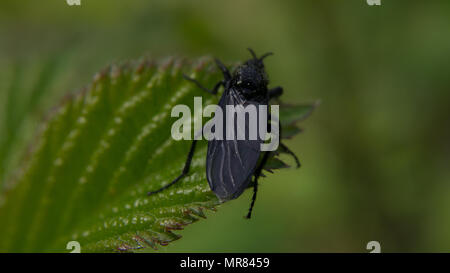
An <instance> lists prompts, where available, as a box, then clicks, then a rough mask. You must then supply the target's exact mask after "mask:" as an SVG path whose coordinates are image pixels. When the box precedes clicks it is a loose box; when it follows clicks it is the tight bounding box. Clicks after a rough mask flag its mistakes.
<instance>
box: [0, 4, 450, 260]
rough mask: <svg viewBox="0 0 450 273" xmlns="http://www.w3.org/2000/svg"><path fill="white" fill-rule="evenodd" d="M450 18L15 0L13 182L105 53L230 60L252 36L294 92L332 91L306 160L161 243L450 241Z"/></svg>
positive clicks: (4, 30) (6, 136)
mask: <svg viewBox="0 0 450 273" xmlns="http://www.w3.org/2000/svg"><path fill="white" fill-rule="evenodd" d="M449 14H450V2H449V1H445V0H442V1H437V0H436V1H410V0H408V1H406V0H398V1H387V0H382V5H381V6H379V7H374V6H368V5H367V3H366V1H364V0H352V1H317V0H314V1H312V0H311V1H298V0H286V1H268V0H267V1H266V0H264V1H263V0H244V1H206V0H180V1H173V0H168V1H141V0H128V1H119V0H95V1H94V0H81V6H68V5H67V4H66V2H65V1H64V0H58V1H55V0H52V1H50V0H47V1H31V0H23V1H15V0H2V1H1V3H0V178H1V180H2V181H4V182H3V185H6V183H8V181H9V180H10V175H11V174H12V175H13V176H14V170H16V169H17V167H18V165H19V163H18V162H19V160H18V159H19V158H20V157H21V156H22V155H23V152H24V151H25V150H26V147H27V143H29V141H30V140H31V139H32V136H33V132H34V130H35V128H36V124H37V123H38V122H39V121H41V120H42V119H43V117H44V115H45V113H47V112H48V110H49V109H50V108H51V107H52V106H53V105H55V104H56V103H57V102H58V101H59V100H60V98H61V97H63V96H64V94H66V93H67V92H73V91H75V90H77V89H79V88H81V87H83V86H85V85H86V84H87V83H89V81H90V80H91V78H92V76H93V75H94V74H95V72H97V71H99V70H100V69H102V68H103V67H105V66H106V65H108V64H110V63H113V62H118V61H124V60H128V59H136V58H139V57H140V56H142V55H148V56H151V57H157V58H165V57H167V56H172V55H175V56H188V57H198V56H202V55H213V56H216V57H218V58H220V59H222V60H223V61H225V62H229V63H231V62H235V61H241V60H245V59H247V58H248V57H249V54H248V52H247V51H246V50H245V49H246V48H247V47H249V46H250V47H252V48H254V49H255V51H256V52H257V53H258V54H261V53H264V52H266V51H273V52H274V53H275V56H273V57H270V58H268V59H267V61H266V65H267V70H268V74H269V76H270V79H271V82H272V85H273V86H275V85H281V86H283V87H284V89H285V95H284V101H287V102H296V103H305V102H313V101H315V100H316V99H320V100H321V105H320V107H319V108H318V109H317V111H316V112H315V113H314V114H313V116H312V117H311V118H309V119H308V120H307V121H306V122H304V123H303V127H304V128H305V132H304V134H301V135H299V136H297V137H296V138H295V139H293V140H290V141H288V143H287V144H288V145H289V146H290V147H291V148H292V149H293V150H294V151H295V152H296V153H297V154H298V156H299V157H300V160H301V162H302V164H303V167H302V168H301V169H299V170H295V169H290V170H283V171H278V172H277V173H276V174H275V175H270V176H269V177H268V178H266V179H264V180H263V183H262V185H261V187H260V192H259V195H258V200H257V203H256V208H255V210H254V217H253V219H252V220H250V221H246V220H244V219H243V216H244V215H245V213H246V211H247V208H248V205H249V201H250V198H251V192H250V191H247V192H246V193H244V194H243V195H242V196H241V197H240V198H239V199H238V200H235V201H232V202H229V203H226V204H224V205H223V206H221V207H220V209H219V210H218V212H217V213H215V214H212V213H211V214H210V217H208V220H205V221H200V222H198V223H196V224H194V225H192V226H188V227H187V228H186V229H185V230H184V231H182V232H180V233H181V235H183V239H181V240H180V241H178V242H176V243H174V244H173V245H170V246H167V247H163V248H162V249H161V251H163V252H164V251H166V252H179V251H185V252H191V251H196V252H232V251H240V252H325V251H327V252H328V251H331V252H366V251H367V250H366V249H365V248H366V244H367V242H369V241H372V240H376V241H379V242H380V243H381V248H382V251H384V252H394V251H405V252H419V251H427V252H428V251H439V252H446V251H449V250H450V198H449V197H450V183H449V182H450V168H449V162H450V126H449V125H450V107H449V104H450V92H449V91H450V77H449V74H450V62H449V60H450V36H449V35H448V33H449V31H450V17H449ZM50 75H51V76H50ZM55 75H56V76H55ZM11 83H14V84H11ZM6 113H8V114H6ZM287 160H289V159H287ZM2 224H3V223H2Z"/></svg>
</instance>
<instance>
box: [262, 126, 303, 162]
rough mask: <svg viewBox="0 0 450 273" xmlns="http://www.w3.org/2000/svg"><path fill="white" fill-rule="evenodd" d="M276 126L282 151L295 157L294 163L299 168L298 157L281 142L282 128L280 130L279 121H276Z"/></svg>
mask: <svg viewBox="0 0 450 273" xmlns="http://www.w3.org/2000/svg"><path fill="white" fill-rule="evenodd" d="M269 125H270V123H269ZM278 128H279V130H280V138H279V139H280V147H281V149H283V150H284V152H286V153H287V154H289V155H290V156H292V157H293V158H294V159H295V164H297V168H300V166H301V164H300V161H299V160H298V157H297V156H296V155H295V154H294V152H293V151H291V150H290V149H289V148H288V147H287V146H286V145H284V144H283V142H281V138H282V134H283V130H282V127H281V123H280V121H278Z"/></svg>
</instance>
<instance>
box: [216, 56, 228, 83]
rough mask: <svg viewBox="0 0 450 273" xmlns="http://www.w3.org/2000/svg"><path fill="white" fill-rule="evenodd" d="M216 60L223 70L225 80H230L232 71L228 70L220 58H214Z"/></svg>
mask: <svg viewBox="0 0 450 273" xmlns="http://www.w3.org/2000/svg"><path fill="white" fill-rule="evenodd" d="M214 61H216V64H217V66H218V67H219V69H220V70H221V71H222V73H223V77H224V78H225V81H228V80H230V79H231V73H230V71H229V70H228V68H227V67H226V66H225V65H224V64H223V63H222V62H221V61H220V60H219V59H214Z"/></svg>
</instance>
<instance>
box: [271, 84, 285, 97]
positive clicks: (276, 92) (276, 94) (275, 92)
mask: <svg viewBox="0 0 450 273" xmlns="http://www.w3.org/2000/svg"><path fill="white" fill-rule="evenodd" d="M282 94H283V87H281V86H277V87H274V88H272V89H270V90H269V99H273V98H278V97H279V96H281V95H282Z"/></svg>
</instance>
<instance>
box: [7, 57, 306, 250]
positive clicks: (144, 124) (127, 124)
mask: <svg viewBox="0 0 450 273" xmlns="http://www.w3.org/2000/svg"><path fill="white" fill-rule="evenodd" d="M182 73H188V74H190V75H191V76H193V77H195V78H196V79H198V80H199V81H200V82H202V83H203V84H205V85H206V86H212V85H213V84H214V83H215V82H217V81H218V80H219V79H220V78H221V74H220V73H219V72H218V71H217V70H216V69H215V66H214V65H213V62H211V60H209V59H202V60H200V61H199V62H197V63H195V64H191V63H188V62H186V61H183V60H178V59H170V60H167V61H165V62H163V63H155V62H152V61H149V60H141V61H138V62H135V63H128V64H125V65H120V66H116V65H114V66H111V67H109V68H107V69H105V70H104V71H102V72H100V73H98V74H97V75H96V76H95V78H94V81H93V83H92V84H90V85H89V86H88V87H86V88H85V89H83V90H81V91H79V92H78V93H77V94H75V95H70V96H66V97H65V98H64V99H63V101H62V102H61V103H60V105H59V106H58V107H56V108H55V109H54V110H53V111H52V112H51V113H50V114H49V117H48V118H47V120H46V122H44V123H43V124H42V126H41V127H40V129H39V130H38V133H37V135H36V137H35V139H34V141H33V144H32V145H31V152H29V155H28V157H27V158H28V159H27V160H24V163H23V164H22V167H21V169H20V173H19V175H18V176H17V178H15V179H14V182H13V183H11V185H9V186H8V187H7V189H6V190H5V192H4V193H3V194H2V196H1V199H0V200H1V201H2V202H1V204H0V222H1V223H2V225H0V251H8V252H10V251H14V252H43V251H46V252H64V251H67V250H65V247H66V244H67V242H69V241H71V240H76V241H79V242H80V244H81V248H82V249H81V251H82V252H104V251H138V250H141V249H144V248H154V249H157V248H158V246H159V245H167V244H168V243H169V242H171V241H173V240H176V239H178V238H179V237H180V236H179V235H177V234H175V233H174V232H173V230H179V229H182V228H183V227H184V226H186V225H188V224H191V223H193V222H195V221H197V220H198V219H199V218H205V217H206V216H205V213H204V210H205V209H210V210H214V209H215V206H217V205H218V204H219V201H218V199H217V198H216V196H215V195H214V194H213V193H212V192H211V191H210V189H209V186H208V184H207V182H206V178H205V171H204V167H205V166H204V165H205V153H206V151H205V141H202V142H201V143H200V147H199V149H198V151H197V152H196V154H195V157H194V159H193V165H192V167H191V172H190V174H189V176H188V177H186V178H185V179H183V180H182V182H180V183H178V184H177V185H175V186H173V187H171V188H169V189H167V190H166V191H163V192H161V193H159V194H155V195H153V196H147V195H146V193H147V192H148V191H151V190H156V189H158V188H160V187H161V186H163V185H165V184H167V183H169V182H170V181H172V180H173V178H174V177H176V176H177V175H178V174H179V173H180V171H181V169H182V167H183V164H184V161H185V155H186V154H187V152H188V149H189V145H188V143H186V142H185V141H174V140H173V139H172V138H171V136H170V132H171V125H172V123H173V121H174V118H172V117H171V116H170V111H171V109H172V107H173V106H174V105H177V104H186V105H189V106H193V97H194V96H203V97H204V99H203V102H204V104H211V103H216V102H217V99H218V97H217V96H211V95H209V94H205V92H203V91H202V90H200V89H199V88H197V87H196V86H195V85H193V84H192V83H190V82H188V81H185V80H184V79H183V77H182V76H181V75H182ZM50 74H51V73H50V72H45V73H44V74H43V77H42V80H41V81H38V84H37V85H36V86H35V88H36V89H39V88H45V83H46V82H47V81H48V78H50V76H49V75H50ZM11 94H12V93H11ZM32 94H38V92H33V93H32ZM32 98H34V99H36V98H35V96H32ZM12 105H13V104H12ZM12 105H11V106H10V107H13V106H12ZM28 107H29V106H28ZM312 108H313V106H302V107H299V106H286V107H282V108H281V110H282V111H283V109H284V112H282V113H281V114H280V115H281V117H283V116H285V117H289V118H286V123H285V125H286V126H287V127H289V128H290V130H294V131H295V132H297V133H298V132H299V129H298V128H296V127H295V125H293V122H294V121H295V120H298V119H301V118H302V117H303V116H306V115H307V114H309V113H310V111H311V110H312ZM191 109H192V108H191ZM7 126H8V124H7ZM290 136H292V134H290ZM11 139H12V138H11ZM281 152H282V151H281ZM283 167H286V165H285V164H284V163H283V162H281V161H280V160H279V159H277V158H276V157H273V158H272V159H271V161H270V162H268V165H267V169H269V170H272V169H277V168H283Z"/></svg>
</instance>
